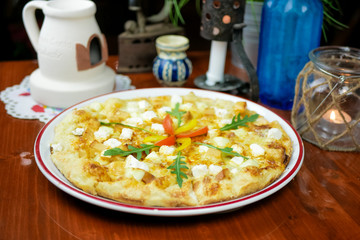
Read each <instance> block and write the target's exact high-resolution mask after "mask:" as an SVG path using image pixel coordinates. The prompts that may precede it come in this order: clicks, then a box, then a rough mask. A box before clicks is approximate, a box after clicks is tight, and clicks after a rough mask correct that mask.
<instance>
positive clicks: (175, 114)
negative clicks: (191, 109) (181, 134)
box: [166, 103, 186, 127]
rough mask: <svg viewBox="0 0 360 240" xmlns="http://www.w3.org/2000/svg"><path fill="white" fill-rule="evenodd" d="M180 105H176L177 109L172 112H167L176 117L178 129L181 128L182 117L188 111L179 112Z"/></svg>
mask: <svg viewBox="0 0 360 240" xmlns="http://www.w3.org/2000/svg"><path fill="white" fill-rule="evenodd" d="M179 107H180V103H176V105H175V108H174V109H172V110H171V111H166V112H167V113H168V114H170V115H171V116H174V117H176V119H177V120H178V127H180V124H181V117H182V116H183V115H184V114H185V113H186V111H179Z"/></svg>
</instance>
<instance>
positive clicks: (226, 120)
mask: <svg viewBox="0 0 360 240" xmlns="http://www.w3.org/2000/svg"><path fill="white" fill-rule="evenodd" d="M231 122H232V119H221V120H220V124H221V126H225V125H226V124H230V123H231Z"/></svg>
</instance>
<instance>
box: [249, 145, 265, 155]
mask: <svg viewBox="0 0 360 240" xmlns="http://www.w3.org/2000/svg"><path fill="white" fill-rule="evenodd" d="M250 149H251V153H252V155H253V156H261V155H264V154H265V149H264V148H262V147H261V146H260V145H258V144H256V143H253V144H251V145H250Z"/></svg>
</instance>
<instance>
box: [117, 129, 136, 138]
mask: <svg viewBox="0 0 360 240" xmlns="http://www.w3.org/2000/svg"><path fill="white" fill-rule="evenodd" d="M133 132H134V131H133V130H132V129H130V128H123V129H122V131H121V134H120V139H124V140H130V139H131V138H132V135H133Z"/></svg>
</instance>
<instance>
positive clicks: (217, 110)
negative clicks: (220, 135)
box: [213, 107, 229, 118]
mask: <svg viewBox="0 0 360 240" xmlns="http://www.w3.org/2000/svg"><path fill="white" fill-rule="evenodd" d="M213 108H214V110H215V115H216V116H217V117H220V118H223V117H224V116H226V115H227V114H228V113H229V112H228V110H226V109H223V108H217V107H213Z"/></svg>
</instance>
